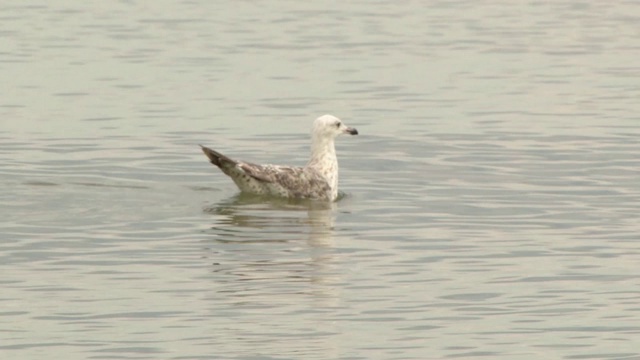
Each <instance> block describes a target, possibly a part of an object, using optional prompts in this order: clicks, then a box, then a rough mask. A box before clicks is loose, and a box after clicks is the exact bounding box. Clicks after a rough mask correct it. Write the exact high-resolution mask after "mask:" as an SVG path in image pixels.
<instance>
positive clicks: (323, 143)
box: [200, 115, 358, 201]
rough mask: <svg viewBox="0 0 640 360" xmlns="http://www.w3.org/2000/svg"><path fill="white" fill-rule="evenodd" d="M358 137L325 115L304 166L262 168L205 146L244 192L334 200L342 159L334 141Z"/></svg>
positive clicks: (315, 130)
mask: <svg viewBox="0 0 640 360" xmlns="http://www.w3.org/2000/svg"><path fill="white" fill-rule="evenodd" d="M344 133H347V134H351V135H357V134H358V131H357V130H356V129H354V128H350V127H347V126H345V125H344V124H343V123H342V122H341V121H340V119H338V118H336V117H335V116H332V115H324V116H321V117H319V118H317V119H316V120H315V121H314V122H313V129H312V132H311V158H310V160H309V162H308V163H307V165H306V166H304V167H290V166H280V165H258V164H253V163H249V162H244V161H239V160H233V159H231V158H229V157H227V156H225V155H223V154H221V153H219V152H217V151H215V150H212V149H210V148H208V147H205V146H202V145H200V146H201V147H202V151H203V152H204V154H205V155H207V157H208V158H209V160H210V161H211V163H212V164H214V165H216V166H217V167H219V168H220V170H222V172H223V173H225V174H226V175H228V176H229V177H230V178H231V179H232V180H233V182H234V183H235V184H236V185H237V186H238V188H239V189H240V191H242V192H246V193H252V194H258V195H277V196H282V197H287V198H300V199H319V200H331V201H334V200H335V199H336V198H337V197H338V159H337V157H336V150H335V146H334V139H335V138H336V137H337V136H338V135H340V134H344Z"/></svg>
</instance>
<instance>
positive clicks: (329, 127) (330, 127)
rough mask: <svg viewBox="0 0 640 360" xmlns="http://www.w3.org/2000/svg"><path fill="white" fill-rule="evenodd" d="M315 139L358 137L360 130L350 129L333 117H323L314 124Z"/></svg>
mask: <svg viewBox="0 0 640 360" xmlns="http://www.w3.org/2000/svg"><path fill="white" fill-rule="evenodd" d="M312 133H313V137H314V138H315V137H319V138H325V139H334V138H335V137H336V136H338V135H341V134H349V135H358V130H356V129H355V128H352V127H348V126H346V125H345V124H343V123H342V121H341V120H340V119H338V118H337V117H335V116H333V115H322V116H320V117H319V118H317V119H316V120H315V121H314V122H313V130H312Z"/></svg>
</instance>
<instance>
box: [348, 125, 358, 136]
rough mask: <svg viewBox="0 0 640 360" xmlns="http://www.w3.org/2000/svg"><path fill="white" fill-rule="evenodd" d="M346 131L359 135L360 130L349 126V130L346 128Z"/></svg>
mask: <svg viewBox="0 0 640 360" xmlns="http://www.w3.org/2000/svg"><path fill="white" fill-rule="evenodd" d="M345 132H346V133H347V134H350V135H358V130H357V129H356V128H352V127H350V128H347V130H345Z"/></svg>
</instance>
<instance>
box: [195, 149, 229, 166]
mask: <svg viewBox="0 0 640 360" xmlns="http://www.w3.org/2000/svg"><path fill="white" fill-rule="evenodd" d="M200 147H201V148H202V152H203V153H204V154H205V155H207V157H208V158H209V161H211V163H212V164H213V165H215V166H217V167H219V168H221V169H222V168H223V166H226V165H235V164H236V161H235V160H233V159H231V158H229V157H227V156H225V155H222V154H220V153H219V152H217V151H215V150H212V149H209V148H208V147H206V146H202V145H200Z"/></svg>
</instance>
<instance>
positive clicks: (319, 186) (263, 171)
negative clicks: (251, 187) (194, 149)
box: [237, 162, 331, 197]
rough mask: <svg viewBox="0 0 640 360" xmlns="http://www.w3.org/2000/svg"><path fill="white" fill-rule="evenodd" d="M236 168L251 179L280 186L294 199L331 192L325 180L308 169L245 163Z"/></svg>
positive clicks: (240, 163)
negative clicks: (294, 197)
mask: <svg viewBox="0 0 640 360" xmlns="http://www.w3.org/2000/svg"><path fill="white" fill-rule="evenodd" d="M237 166H238V167H239V168H240V169H242V170H243V171H244V172H245V173H246V174H247V175H249V176H251V177H252V178H254V179H257V180H260V181H263V182H267V183H272V184H277V185H279V186H282V187H283V188H285V189H287V190H289V191H291V192H292V194H293V195H294V196H296V197H318V196H319V195H322V194H325V193H327V192H330V191H331V186H329V183H328V182H327V180H326V179H325V178H324V177H323V176H322V175H320V174H319V173H318V172H317V171H315V170H313V169H310V168H303V167H293V166H279V165H257V164H252V163H246V162H239V163H238V165H237Z"/></svg>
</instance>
